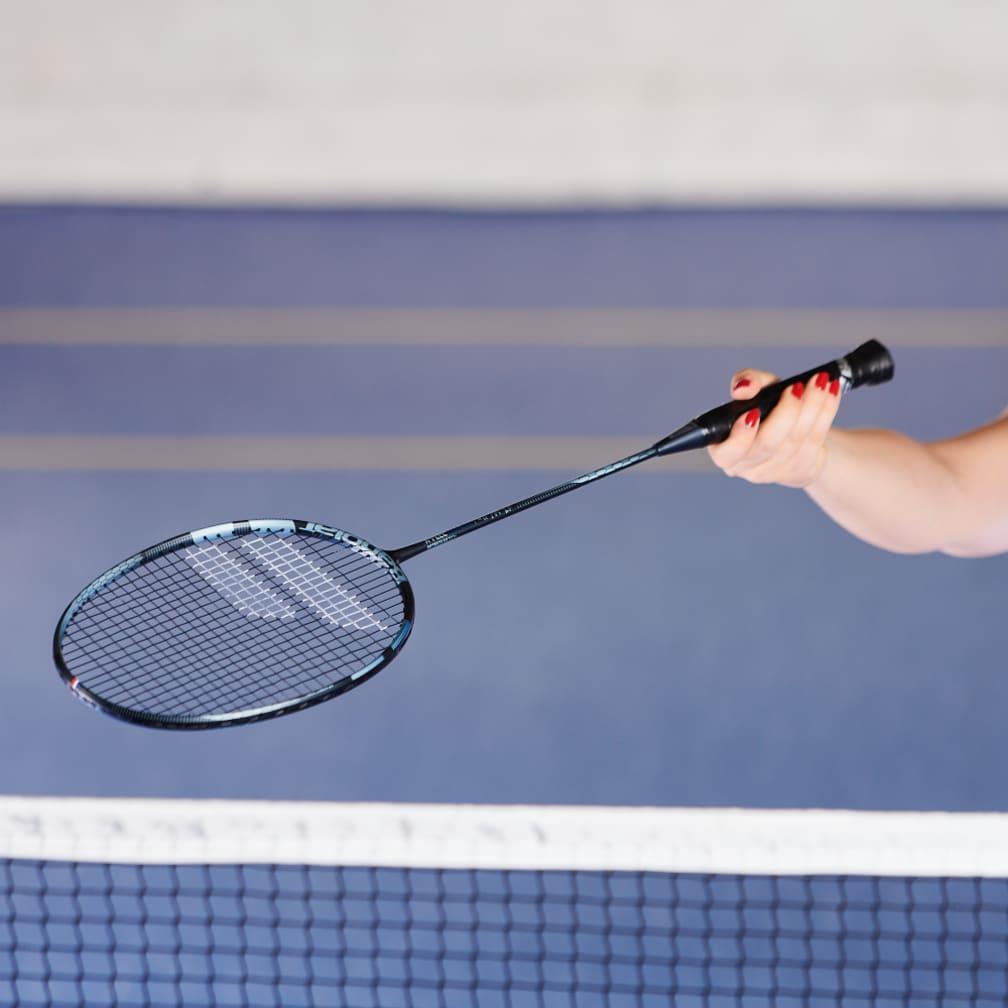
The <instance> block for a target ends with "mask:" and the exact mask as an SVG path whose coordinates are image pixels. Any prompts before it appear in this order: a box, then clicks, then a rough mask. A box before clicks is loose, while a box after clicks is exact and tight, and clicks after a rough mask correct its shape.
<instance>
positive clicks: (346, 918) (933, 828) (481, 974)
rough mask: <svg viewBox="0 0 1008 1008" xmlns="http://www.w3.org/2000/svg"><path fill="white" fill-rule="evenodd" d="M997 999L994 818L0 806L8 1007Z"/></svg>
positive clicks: (1, 991)
mask: <svg viewBox="0 0 1008 1008" xmlns="http://www.w3.org/2000/svg"><path fill="white" fill-rule="evenodd" d="M908 865H913V866H914V869H915V871H917V872H919V874H915V875H907V874H905V872H906V870H907V866H908ZM1006 1002H1008V817H1005V816H1000V815H994V816H991V815H988V816H982V815H968V814H964V815H934V814H932V815H928V814H921V815H910V814H902V813H842V812H825V813H824V812H809V813H802V812H747V811H745V810H724V809H712V810H703V809H690V810H675V809H632V808H620V809H598V808H572V807H566V808H549V807H537V808H522V807H520V806H510V807H493V806H484V807H480V806H467V807H451V806H389V805H348V806H341V805H327V804H324V803H316V804H308V805H299V804H294V803H290V804H278V805H270V804H267V803H247V804H246V803H227V802H223V803H221V802H215V803H203V805H202V807H201V806H200V803H195V804H194V803H192V802H185V803H181V802H179V803H175V802H125V803H124V802H110V801H94V800H91V801H88V800H76V801H75V800H73V799H69V800H67V799H64V800H60V799H48V800H46V799H3V800H0V1003H3V1004H12V1005H18V1006H20V1008H54V1006H57V1005H58V1006H63V1005H80V1004H87V1005H88V1006H89V1008H154V1006H157V1008H178V1006H183V1005H184V1006H185V1008H216V1006H225V1005H246V1006H251V1005H257V1006H258V1005H264V1006H265V1005H270V1006H275V1005H284V1006H285V1008H286V1006H295V1005H319V1006H322V1005H326V1006H328V1005H352V1006H354V1008H379V1006H380V1008H390V1006H399V1008H432V1006H445V1008H447V1006H451V1008H454V1006H456V1005H459V1006H470V1008H472V1006H474V1008H531V1006H543V1005H548V1006H550V1008H553V1006H562V1008H572V1006H581V1005H585V1004H604V1005H618V1006H624V1008H658V1006H661V1008H666V1006H667V1005H669V1004H675V1005H677V1006H678V1005H688V1006H698V1008H699V1006H704V1008H707V1006H710V1008H729V1006H730V1008H767V1006H769V1005H773V1006H782V1008H799V1006H807V1005H820V1004H821V1005H827V1004H828V1005H839V1006H841V1008H861V1006H871V1008H892V1006H897V1005H913V1006H915V1008H916V1006H935V1008H944V1006H983V1008H990V1006H994V1005H1004V1004H1005V1003H1006Z"/></svg>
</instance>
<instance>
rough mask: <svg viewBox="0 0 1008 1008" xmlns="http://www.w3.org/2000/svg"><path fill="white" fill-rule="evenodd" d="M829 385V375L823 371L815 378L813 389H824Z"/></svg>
mask: <svg viewBox="0 0 1008 1008" xmlns="http://www.w3.org/2000/svg"><path fill="white" fill-rule="evenodd" d="M828 384H829V375H828V374H827V373H826V372H825V371H820V372H819V374H817V375H816V376H815V387H816V388H817V389H824V388H826V386H827V385H828Z"/></svg>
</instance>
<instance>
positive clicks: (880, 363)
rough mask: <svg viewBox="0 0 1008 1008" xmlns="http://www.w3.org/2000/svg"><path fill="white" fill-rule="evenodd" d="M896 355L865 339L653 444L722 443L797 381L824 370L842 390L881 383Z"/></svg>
mask: <svg viewBox="0 0 1008 1008" xmlns="http://www.w3.org/2000/svg"><path fill="white" fill-rule="evenodd" d="M894 370H895V368H894V365H893V359H892V356H891V355H890V353H889V351H888V350H887V349H886V348H885V347H884V346H883V345H882V344H881V343H879V341H878V340H869V341H868V342H867V343H862V344H861V346H859V347H858V348H857V349H856V350H852V351H851V352H850V353H849V354H847V355H846V356H845V357H838V358H837V359H836V360H833V361H830V362H829V363H827V364H820V365H819V366H818V367H814V368H809V370H808V371H803V372H802V373H801V374H796V375H792V376H791V377H790V378H782V379H781V380H780V381H776V382H774V383H773V384H772V385H767V387H766V388H764V389H761V390H760V391H759V392H758V393H757V394H756V395H755V396H753V397H752V398H751V399H733V400H732V401H731V402H726V403H723V404H722V405H721V406H716V407H715V408H714V409H712V410H708V411H707V412H706V413H703V414H701V415H700V416H698V417H696V419H694V420H693V421H691V422H690V423H688V424H686V426H685V427H681V428H680V429H679V430H677V431H676V432H675V433H673V434H669V436H668V437H666V438H663V439H662V440H661V441H659V442H658V443H657V444H656V445H655V446H654V447H655V449H656V450H657V453H658V454H659V455H669V454H672V453H673V452H679V451H688V450H690V449H692V448H702V447H705V446H706V445H711V444H720V443H721V442H722V441H724V440H726V439H727V437H728V435H729V434H731V430H732V426H733V425H734V423H735V421H736V420H738V418H739V417H740V416H742V414H743V413H748V412H749V411H750V410H752V409H758V410H759V412H760V418H761V419H762V418H764V417H766V416H767V415H768V414H769V413H770V412H771V411H772V410H773V408H774V407H775V406H776V405H777V403H778V402H779V401H780V397H781V395H782V394H783V392H784V390H785V389H786V388H788V386H790V385H794V384H795V383H796V382H804V383H805V384H806V385H807V384H808V383H809V381H811V380H812V379H813V378H815V376H816V375H818V374H821V373H822V372H823V371H825V372H826V374H827V375H829V378H830V381H835V380H837V379H839V381H840V385H841V388H842V390H843V391H845V392H846V391H847V389H851V388H857V387H858V386H860V385H881V384H882V383H883V382H887V381H889V380H890V379H891V378H892V376H893V372H894Z"/></svg>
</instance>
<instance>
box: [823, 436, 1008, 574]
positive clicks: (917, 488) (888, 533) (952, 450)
mask: <svg viewBox="0 0 1008 1008" xmlns="http://www.w3.org/2000/svg"><path fill="white" fill-rule="evenodd" d="M805 489H806V492H807V493H808V495H809V496H810V497H811V498H812V500H814V501H815V502H816V503H817V504H818V505H819V506H820V507H821V508H822V509H823V511H825V512H826V514H828V515H829V516H830V517H831V518H832V519H833V520H834V521H836V522H837V523H838V524H840V525H842V526H843V527H844V528H845V529H847V530H848V531H849V532H852V533H853V534H854V535H856V536H858V537H859V538H861V539H864V540H865V541H866V542H870V543H872V544H873V545H875V546H881V547H882V548H883V549H888V550H893V551H895V552H897V553H925V552H931V551H934V550H937V551H940V552H942V553H948V554H950V555H952V556H964V557H967V556H988V555H990V554H993V553H1000V552H1002V551H1004V550H1008V418H1003V419H1001V420H999V421H997V422H995V423H993V424H990V425H989V426H987V427H982V428H980V429H979V430H974V431H970V432H969V433H967V434H963V435H962V436H961V437H957V438H953V439H951V440H948V441H940V442H938V443H936V444H921V443H920V442H918V441H914V440H913V439H911V438H908V437H906V436H905V435H902V434H897V433H895V432H893V431H885V430H860V431H843V430H832V431H830V433H829V435H828V436H827V438H826V457H825V464H824V466H823V469H822V471H821V473H820V474H819V476H818V477H817V478H816V479H814V480H813V481H812V482H811V483H810V484H809V485H808V486H807V487H806V488H805Z"/></svg>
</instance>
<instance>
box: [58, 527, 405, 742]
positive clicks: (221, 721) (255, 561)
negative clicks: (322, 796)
mask: <svg viewBox="0 0 1008 1008" xmlns="http://www.w3.org/2000/svg"><path fill="white" fill-rule="evenodd" d="M413 619H414V602H413V591H412V589H411V587H410V583H409V580H408V578H407V577H406V575H405V574H404V573H403V570H402V568H401V567H400V566H399V564H398V563H396V562H395V561H394V560H393V559H392V558H391V557H390V556H389V554H388V553H386V552H385V551H384V550H382V549H380V548H378V547H377V546H373V545H372V544H371V543H369V542H367V541H366V540H364V539H361V538H359V537H358V536H355V535H352V534H351V533H349V532H344V531H343V530H342V529H337V528H333V527H331V526H329V525H322V524H319V523H317V522H305V521H299V520H293V519H269V518H267V519H254V520H244V521H234V522H226V523H224V524H222V525H213V526H210V527H208V528H204V529H198V530H196V531H194V532H185V533H182V534H180V535H177V536H172V537H171V538H170V539H166V540H164V541H163V542H160V543H157V544H156V545H154V546H151V547H149V548H148V549H145V550H142V551H141V552H140V553H135V554H134V555H133V556H131V557H128V558H127V559H126V560H123V561H122V562H121V563H119V564H117V565H116V566H115V567H112V568H110V569H109V570H107V571H105V572H104V573H103V574H101V575H100V576H99V577H97V578H95V579H94V580H93V581H92V582H91V583H90V584H89V585H88V586H87V587H86V588H84V589H83V590H82V591H80V592H79V593H78V594H77V595H76V596H75V597H74V599H73V600H72V601H71V602H70V604H69V605H68V606H67V608H66V609H65V610H64V612H63V615H62V616H61V617H60V620H59V622H58V623H57V625H56V631H55V633H54V635H53V658H54V660H55V663H56V667H57V669H58V670H59V673H60V675H61V676H62V678H63V680H64V681H65V682H66V683H67V685H68V686H69V687H70V689H71V691H72V692H73V693H74V695H75V696H76V697H77V698H78V699H80V700H82V701H83V702H84V703H87V704H89V705H90V706H92V707H94V708H96V709H97V710H99V711H101V712H102V713H104V714H108V715H110V716H112V717H115V718H118V719H120V720H122V721H128V722H132V723H134V724H141V725H145V726H147V727H151V728H167V729H206V728H223V727H227V726H229V725H238V724H249V723H251V722H255V721H264V720H266V719H268V718H274V717H279V716H281V715H283V714H291V713H293V712H294V711H299V710H304V709H305V708H306V707H311V706H314V705H315V704H319V703H322V702H324V701H326V700H331V699H332V698H333V697H337V696H340V695H341V694H343V693H346V692H347V691H348V690H351V689H353V688H354V687H356V686H359V685H360V684H361V683H364V682H367V681H368V680H369V679H371V678H373V677H374V676H375V675H377V674H378V672H380V671H381V670H382V669H383V668H384V667H385V666H386V665H388V663H389V662H390V661H392V659H393V658H395V656H396V655H397V654H398V653H399V652H400V650H401V649H402V647H403V645H404V644H405V643H406V641H407V639H408V638H409V634H410V631H411V630H412V628H413Z"/></svg>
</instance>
